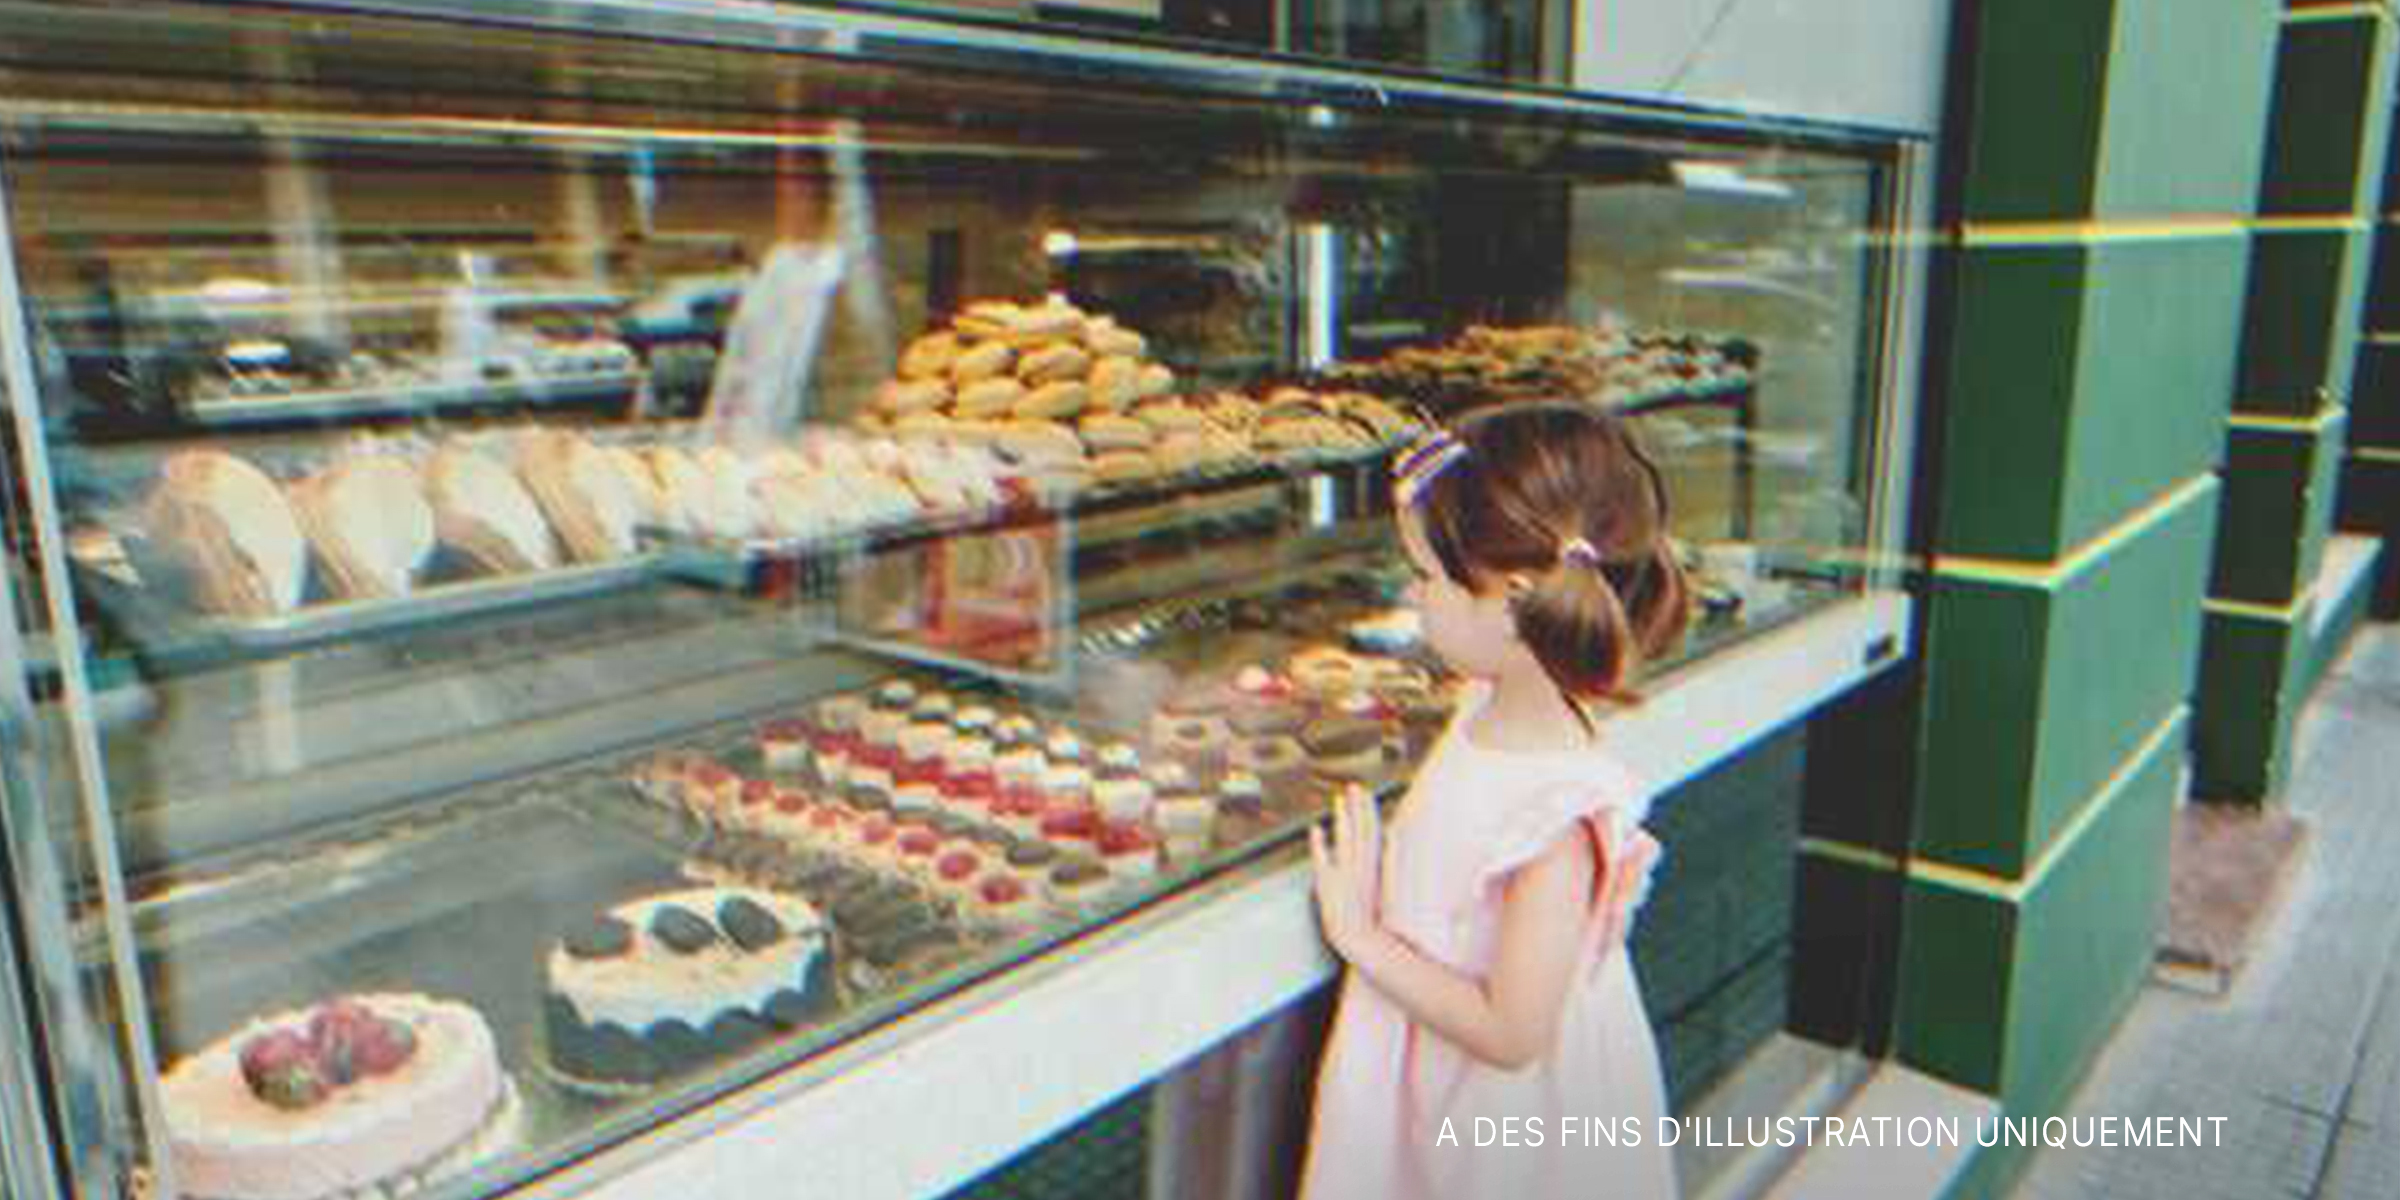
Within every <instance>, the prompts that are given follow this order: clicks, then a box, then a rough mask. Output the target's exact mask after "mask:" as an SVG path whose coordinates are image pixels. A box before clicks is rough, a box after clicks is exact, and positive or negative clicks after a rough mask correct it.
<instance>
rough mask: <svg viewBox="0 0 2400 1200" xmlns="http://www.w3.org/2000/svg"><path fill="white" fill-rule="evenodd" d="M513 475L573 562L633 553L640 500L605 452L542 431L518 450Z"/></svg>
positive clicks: (570, 436)
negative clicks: (530, 496)
mask: <svg viewBox="0 0 2400 1200" xmlns="http://www.w3.org/2000/svg"><path fill="white" fill-rule="evenodd" d="M517 478H518V479H520V480H522V481H523V482H524V484H525V490H526V491H528V492H530V493H532V494H533V500H534V503H535V504H537V505H539V506H540V507H541V510H542V516H543V517H545V518H547V519H548V520H549V522H550V529H551V531H552V532H554V533H556V534H557V535H558V540H559V542H560V543H561V544H562V545H564V546H565V547H566V550H567V556H568V557H569V558H572V559H574V560H575V561H577V562H606V561H608V560H609V559H612V558H620V557H623V556H625V555H627V554H631V553H633V550H634V527H635V525H636V524H637V522H638V521H639V520H640V516H641V500H640V496H639V494H638V493H637V492H636V491H635V490H634V487H633V484H632V483H631V482H630V481H629V480H627V479H626V477H625V473H624V472H623V471H622V470H621V469H619V467H618V466H617V464H616V462H615V460H614V459H612V458H611V457H610V456H609V454H608V452H607V451H605V450H603V449H601V448H600V447H598V446H596V445H594V444H592V442H590V441H589V440H587V439H585V438H581V437H577V436H576V435H574V434H571V433H563V432H559V431H555V430H552V431H543V432H541V433H538V434H536V435H534V436H533V437H531V438H529V439H527V440H526V442H525V443H524V445H523V447H522V449H521V450H520V452H519V459H518V462H517Z"/></svg>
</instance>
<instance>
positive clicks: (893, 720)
mask: <svg viewBox="0 0 2400 1200" xmlns="http://www.w3.org/2000/svg"><path fill="white" fill-rule="evenodd" d="M906 728H908V714H906V713H902V712H894V711H892V710H890V709H885V708H877V709H874V710H872V711H870V712H868V713H867V714H866V715H865V716H863V717H860V718H859V722H858V735H859V736H858V751H857V753H855V754H853V755H851V756H850V771H851V773H853V774H856V773H857V771H858V769H859V768H860V767H862V766H864V767H873V768H875V769H876V770H879V771H887V772H888V771H891V770H894V769H896V768H898V767H899V765H900V731H901V730H903V729H906Z"/></svg>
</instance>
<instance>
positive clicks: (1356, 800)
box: [1308, 787, 1383, 959]
mask: <svg viewBox="0 0 2400 1200" xmlns="http://www.w3.org/2000/svg"><path fill="white" fill-rule="evenodd" d="M1308 856H1309V857H1310V858H1311V859H1313V860H1314V861H1315V863H1316V868H1317V923H1318V924H1319V925H1321V926H1323V927H1324V930H1325V944H1326V945H1328V946H1331V947H1333V952H1334V953H1335V954H1338V955H1341V956H1342V957H1343V958H1345V959H1350V958H1355V957H1357V948H1358V947H1359V946H1360V945H1361V944H1362V943H1363V942H1364V941H1365V940H1366V939H1367V938H1368V937H1370V936H1371V935H1373V934H1374V932H1375V930H1376V914H1375V908H1376V885H1377V876H1378V874H1379V872H1380V870H1381V867H1382V861H1383V827H1382V823H1381V818H1380V817H1379V816H1378V815H1377V813H1376V811H1375V794H1374V793H1373V792H1370V791H1368V790H1367V789H1365V788H1362V787H1351V788H1344V789H1343V790H1342V791H1341V793H1340V794H1338V795H1336V796H1335V797H1334V800H1333V838H1332V845H1331V846H1330V847H1328V846H1327V844H1326V834H1325V827H1324V826H1323V825H1310V826H1309V827H1308Z"/></svg>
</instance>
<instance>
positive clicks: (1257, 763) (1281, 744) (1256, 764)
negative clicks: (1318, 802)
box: [1228, 735, 1309, 779]
mask: <svg viewBox="0 0 2400 1200" xmlns="http://www.w3.org/2000/svg"><path fill="white" fill-rule="evenodd" d="M1228 761H1229V762H1231V763H1232V765H1233V766H1234V768H1235V769H1236V770H1241V771H1247V772H1250V773H1251V774H1253V775H1257V776H1259V777H1261V778H1263V779H1282V778H1288V777H1290V776H1292V775H1295V774H1297V773H1299V772H1301V771H1303V770H1306V769H1307V768H1308V765H1309V759H1308V751H1307V750H1306V749H1303V748H1302V747H1301V745H1300V742H1299V740H1298V739H1296V738H1292V737H1289V736H1284V735H1274V736H1269V737H1245V738H1236V739H1235V740H1234V742H1233V748H1232V750H1231V752H1230V753H1229V755H1228Z"/></svg>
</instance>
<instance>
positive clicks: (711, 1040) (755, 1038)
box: [700, 1010, 775, 1056]
mask: <svg viewBox="0 0 2400 1200" xmlns="http://www.w3.org/2000/svg"><path fill="white" fill-rule="evenodd" d="M700 1036H701V1038H702V1039H703V1040H705V1041H706V1042H707V1043H708V1050H709V1054H710V1055H711V1056H718V1055H727V1054H740V1053H741V1052H743V1051H745V1050H748V1049H750V1048H751V1047H753V1046H756V1045H758V1044H759V1043H760V1042H763V1041H766V1040H767V1039H768V1038H771V1037H774V1036H775V1027H774V1026H772V1025H769V1024H767V1022H766V1020H765V1018H762V1017H755V1016H752V1015H750V1014H749V1013H746V1012H742V1011H739V1010H735V1011H733V1012H726V1013H719V1014H717V1015H716V1016H715V1017H714V1018H712V1019H711V1020H710V1021H709V1023H708V1028H707V1029H704V1030H702V1031H701V1033H700Z"/></svg>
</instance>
